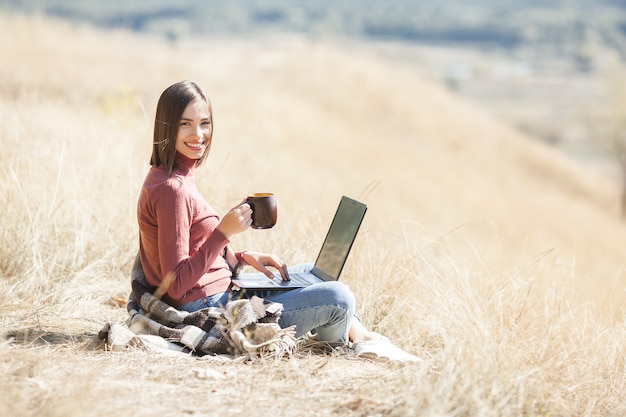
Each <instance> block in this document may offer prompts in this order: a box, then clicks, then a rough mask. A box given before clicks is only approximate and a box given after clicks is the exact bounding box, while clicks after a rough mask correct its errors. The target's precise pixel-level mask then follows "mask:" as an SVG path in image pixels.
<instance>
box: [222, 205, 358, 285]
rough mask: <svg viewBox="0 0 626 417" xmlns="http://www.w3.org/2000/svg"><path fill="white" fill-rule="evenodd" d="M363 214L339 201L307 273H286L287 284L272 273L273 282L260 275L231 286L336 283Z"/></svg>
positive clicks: (241, 278) (244, 277) (246, 275)
mask: <svg viewBox="0 0 626 417" xmlns="http://www.w3.org/2000/svg"><path fill="white" fill-rule="evenodd" d="M366 211H367V206H366V205H365V204H363V203H361V202H359V201H356V200H353V199H351V198H349V197H346V196H343V197H341V201H340V202H339V206H338V207H337V211H336V212H335V216H334V217H333V221H332V222H331V224H330V228H329V229H328V232H327V233H326V238H325V239H324V243H323V244H322V247H321V249H320V251H319V254H318V255H317V259H316V260H315V265H314V266H313V269H312V270H311V273H305V274H298V273H297V272H294V273H290V274H289V278H291V279H290V281H283V280H282V278H281V276H280V274H279V273H274V279H269V278H268V277H267V276H266V275H265V274H262V273H260V272H258V273H244V274H242V275H240V276H239V278H238V279H234V280H233V285H234V286H235V287H237V288H239V289H242V290H244V289H250V290H293V289H296V288H303V287H306V286H309V285H312V284H316V283H319V282H324V281H337V280H339V275H341V271H342V270H343V267H344V265H345V264H346V260H347V259H348V255H349V254H350V249H352V244H353V243H354V240H355V239H356V235H357V232H358V231H359V228H360V227H361V223H362V222H363V218H364V217H365V212H366Z"/></svg>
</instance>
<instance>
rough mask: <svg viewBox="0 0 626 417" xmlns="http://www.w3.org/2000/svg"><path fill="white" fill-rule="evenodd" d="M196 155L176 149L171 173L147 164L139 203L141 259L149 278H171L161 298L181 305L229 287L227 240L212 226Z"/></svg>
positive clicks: (151, 281) (155, 282)
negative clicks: (200, 189)
mask: <svg viewBox="0 0 626 417" xmlns="http://www.w3.org/2000/svg"><path fill="white" fill-rule="evenodd" d="M194 166H195V160H192V159H189V158H187V157H185V156H184V155H182V154H180V153H178V152H176V158H175V160H174V169H173V171H172V175H168V173H167V169H166V168H165V167H163V166H159V167H151V168H150V171H149V172H148V175H147V176H146V179H145V181H144V183H143V187H142V188H141V194H140V195H139V202H138V204H137V219H138V222H139V245H140V256H141V264H142V266H143V269H144V273H145V275H146V280H147V281H148V284H150V285H151V286H152V287H158V286H159V284H161V282H162V281H163V279H164V278H165V277H166V276H167V275H168V274H170V275H171V274H173V276H172V282H171V284H170V285H169V288H167V293H166V295H165V296H164V297H163V298H164V301H166V302H168V303H170V304H172V305H174V306H179V305H181V304H185V303H188V302H191V301H195V300H198V299H200V298H202V297H206V296H209V295H213V294H217V293H219V292H224V291H227V290H228V288H229V287H230V282H231V279H230V278H231V271H230V269H229V268H228V264H227V263H226V261H225V260H224V257H223V256H222V253H223V250H224V248H225V247H226V245H227V244H228V243H229V240H228V239H227V238H226V236H224V234H223V233H221V232H220V231H219V230H216V229H215V228H216V227H217V225H218V223H219V216H218V214H217V212H216V211H215V210H214V209H213V208H212V207H211V206H209V204H208V203H207V202H206V201H205V200H204V198H203V197H202V196H201V195H200V193H199V192H198V189H197V188H196V184H195V181H194Z"/></svg>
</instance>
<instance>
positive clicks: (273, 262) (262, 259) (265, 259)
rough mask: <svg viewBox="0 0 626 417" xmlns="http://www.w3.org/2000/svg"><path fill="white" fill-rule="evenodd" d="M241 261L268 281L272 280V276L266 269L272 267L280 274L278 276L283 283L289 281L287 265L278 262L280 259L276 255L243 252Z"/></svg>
mask: <svg viewBox="0 0 626 417" xmlns="http://www.w3.org/2000/svg"><path fill="white" fill-rule="evenodd" d="M242 256H243V260H244V261H245V262H246V263H247V264H248V265H250V266H251V267H253V268H254V269H256V270H257V271H259V272H262V273H263V274H265V276H267V277H268V278H269V279H273V278H274V274H273V273H272V272H271V271H270V270H269V269H267V267H268V266H271V267H274V268H276V269H277V270H278V272H279V273H280V276H281V278H282V280H283V281H289V272H287V264H286V263H284V262H283V261H281V260H280V258H279V257H278V256H276V255H272V254H267V253H261V252H248V251H244V252H243V253H242Z"/></svg>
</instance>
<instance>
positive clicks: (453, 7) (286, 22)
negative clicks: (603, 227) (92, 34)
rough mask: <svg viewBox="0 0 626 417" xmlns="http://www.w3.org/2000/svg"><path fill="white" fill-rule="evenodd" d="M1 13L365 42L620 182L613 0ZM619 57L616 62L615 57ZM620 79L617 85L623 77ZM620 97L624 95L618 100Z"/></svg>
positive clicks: (138, 4) (621, 14)
mask: <svg viewBox="0 0 626 417" xmlns="http://www.w3.org/2000/svg"><path fill="white" fill-rule="evenodd" d="M0 9H1V10H4V11H14V12H22V13H35V14H43V15H48V16H54V17H59V18H63V19H69V20H71V21H74V22H79V23H81V24H82V23H88V24H92V25H96V26H99V27H104V28H123V29H128V30H131V31H135V32H141V33H149V34H156V35H159V36H164V37H166V38H167V39H169V40H170V41H172V42H177V41H180V40H181V39H185V38H189V37H197V36H201V37H246V36H261V35H268V36H269V35H272V34H277V33H297V34H301V35H303V36H306V37H308V38H312V39H318V40H320V39H321V40H333V41H337V42H341V41H343V42H346V41H355V40H357V41H366V46H363V44H362V43H359V46H361V47H365V48H370V49H371V48H377V50H378V51H379V53H380V54H381V55H383V56H384V57H386V58H389V59H393V60H395V61H398V62H402V63H403V64H405V65H407V66H408V67H409V68H411V70H413V71H415V72H419V73H420V74H421V75H423V76H430V77H432V78H434V79H437V80H439V81H441V82H443V83H445V84H446V85H447V86H448V87H449V88H451V89H453V90H454V91H456V92H457V93H459V94H461V95H463V96H465V97H467V98H469V99H471V100H476V101H478V102H480V103H481V105H482V106H484V107H486V108H488V109H489V110H490V111H491V112H492V113H494V114H496V115H497V116H499V117H502V118H504V119H505V120H507V121H509V122H511V123H512V124H514V125H515V126H517V127H518V128H519V129H521V130H523V131H525V132H527V133H530V134H531V135H532V136H534V137H536V138H539V139H540V140H543V141H545V142H547V143H550V144H551V145H554V146H557V147H558V148H559V149H561V150H563V151H565V152H566V153H567V154H568V155H569V156H571V157H574V158H576V159H578V160H579V161H582V162H584V163H585V164H587V165H588V166H591V167H593V168H594V169H596V170H598V171H600V172H602V173H604V174H606V175H609V176H612V177H614V178H618V179H621V177H622V176H623V175H624V174H623V172H622V170H621V169H620V166H619V164H616V162H615V159H614V158H612V157H611V156H612V152H613V150H612V149H611V148H610V147H608V148H607V144H606V140H604V139H605V138H604V136H607V135H608V134H609V133H607V132H605V131H604V130H603V129H601V128H598V124H603V123H607V120H610V119H611V117H612V116H611V115H610V114H608V112H609V110H610V105H608V104H607V103H608V102H609V101H611V100H612V98H611V92H612V91H614V90H615V85H614V83H615V81H614V78H615V76H614V75H615V73H616V72H619V71H620V70H621V69H622V67H621V64H619V62H620V61H621V60H623V59H624V57H626V4H625V3H624V2H622V1H619V0H597V1H589V0H514V1H506V2H502V1H498V0H477V1H472V2H468V1H466V0H443V1H437V2H432V1H427V0H393V1H385V2H379V1H374V0H363V1H356V0H338V1H332V2H331V1H313V0H303V1H298V2H291V1H286V0H272V1H263V0H240V1H233V2H220V1H216V0H206V1H203V0H183V1H177V2H171V1H163V0H156V1H150V2H144V1H140V0H125V1H124V0H113V1H107V2H105V3H103V2H100V1H97V0H83V1H80V2H75V1H71V0H2V1H0ZM616 62H618V64H616ZM620 82H622V83H623V82H624V81H620ZM620 100H622V99H620Z"/></svg>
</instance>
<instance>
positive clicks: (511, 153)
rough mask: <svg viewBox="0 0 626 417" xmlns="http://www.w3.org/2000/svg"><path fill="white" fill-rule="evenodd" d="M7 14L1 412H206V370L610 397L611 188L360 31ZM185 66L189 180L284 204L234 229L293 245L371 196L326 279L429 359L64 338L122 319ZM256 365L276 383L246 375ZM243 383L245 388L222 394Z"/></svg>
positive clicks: (376, 401) (228, 377) (479, 403)
mask: <svg viewBox="0 0 626 417" xmlns="http://www.w3.org/2000/svg"><path fill="white" fill-rule="evenodd" d="M0 31H1V32H2V34H3V36H0V45H1V46H0V50H2V51H3V53H4V54H3V55H4V56H5V57H7V59H6V62H8V63H10V64H8V65H4V66H2V67H0V114H1V115H2V116H1V117H2V120H3V122H4V123H3V124H2V126H1V127H0V137H1V138H2V144H3V146H2V147H1V149H0V158H1V160H2V164H1V166H0V196H2V197H1V198H2V207H3V216H2V218H1V220H0V222H1V225H0V233H1V238H2V241H3V242H4V243H3V245H2V247H1V248H0V306H1V307H0V323H1V326H2V330H3V331H4V332H5V333H6V334H8V335H9V336H11V337H12V339H11V338H10V339H9V340H8V341H6V342H2V343H0V351H2V355H1V356H2V358H3V359H2V361H1V362H0V367H2V369H1V372H2V373H3V374H4V375H7V376H8V377H7V378H6V379H5V380H3V381H2V382H0V399H1V400H2V401H0V404H1V405H0V414H7V415H50V416H56V415H64V416H67V415H100V414H104V412H105V411H106V412H109V411H110V410H115V411H118V412H120V413H121V414H130V413H131V412H132V413H134V414H136V415H149V414H150V413H153V412H158V413H168V412H169V413H174V414H177V413H180V412H181V410H182V411H184V410H187V411H189V410H193V411H196V412H197V413H198V414H202V415H204V414H209V413H210V409H207V408H206V407H207V405H206V399H205V398H204V397H202V395H201V394H202V393H205V392H206V390H207V389H208V387H211V389H217V394H215V395H214V396H212V397H211V400H212V403H211V404H212V405H219V406H221V407H229V408H230V409H231V412H232V414H233V415H244V414H246V413H249V412H250V410H255V411H258V410H261V411H263V412H267V413H268V414H269V413H270V412H273V413H275V414H279V415H303V414H313V413H317V414H319V413H320V409H319V408H316V407H321V409H322V410H323V411H325V412H328V413H335V414H341V415H368V414H369V415H373V414H385V415H478V414H480V415H486V416H490V415H494V416H495V415H499V416H502V415H511V416H513V415H527V416H530V415H549V414H550V415H581V414H587V415H621V414H623V412H624V411H625V410H624V408H623V407H624V406H623V404H624V399H625V398H626V395H625V394H626V393H625V390H624V379H623V366H624V351H623V347H622V342H623V340H624V319H623V313H622V305H621V303H622V297H623V288H624V284H625V283H626V282H625V281H626V276H625V275H624V256H623V250H622V247H623V245H624V243H625V242H626V227H625V226H624V225H623V224H621V223H619V222H618V221H617V216H616V213H617V206H618V204H617V190H618V187H617V186H616V185H614V184H611V183H607V182H605V180H603V179H600V178H595V177H594V176H593V175H592V174H591V173H589V172H586V171H585V170H583V169H582V168H580V167H578V166H576V165H574V164H573V163H571V162H569V161H568V160H565V159H564V158H563V157H562V156H560V155H559V154H556V153H554V152H553V151H552V150H550V149H548V148H546V147H544V146H542V145H540V144H539V143H537V142H535V141H533V139H532V138H528V137H524V136H522V135H521V134H519V133H517V132H516V131H514V130H513V129H511V128H509V127H508V126H506V125H505V124H503V123H501V122H499V121H498V120H495V119H494V118H493V117H491V116H490V115H489V114H487V113H485V112H484V111H482V110H481V109H480V108H477V107H476V106H475V105H473V104H472V103H469V102H466V101H463V100H461V99H459V98H458V97H455V96H453V95H451V93H449V92H448V91H447V90H446V89H445V88H443V87H441V86H439V85H436V84H432V83H431V82H429V81H427V80H424V79H421V78H419V77H417V76H416V75H415V74H413V73H411V72H409V71H408V70H406V69H403V68H400V67H395V66H393V65H391V64H389V63H388V62H385V61H383V60H382V59H381V58H380V56H379V55H377V54H376V53H375V51H370V50H368V49H367V48H354V47H353V46H352V45H349V44H344V45H333V44H327V43H312V42H310V41H306V40H302V39H299V38H270V37H267V38H263V37H260V38H257V39H239V40H232V39H231V40H226V39H216V40H212V41H206V40H188V41H185V42H182V43H178V44H171V43H165V42H162V41H160V40H158V39H151V38H142V37H137V36H133V35H130V34H127V33H123V32H98V31H95V30H92V29H88V28H84V27H72V26H69V25H67V24H61V23H58V22H53V21H48V20H44V19H38V18H28V19H27V18H16V17H10V18H9V17H6V16H3V17H1V18H0ZM16 39H19V40H20V41H19V42H16V41H15V40H16ZM24 45H28V47H24ZM357 50H358V51H360V52H357ZM181 79H192V80H195V81H197V82H198V83H200V84H201V85H203V86H204V87H205V88H206V89H207V91H208V92H209V95H210V96H211V98H212V101H213V107H214V113H215V114H214V116H215V129H216V130H215V136H214V144H213V148H212V150H211V152H212V154H211V156H210V158H209V160H208V162H207V163H206V166H204V167H202V168H201V169H200V171H199V172H198V175H197V177H198V180H197V182H198V184H199V187H200V189H201V192H202V193H203V194H204V195H205V197H206V198H207V199H208V200H209V201H210V202H211V203H212V204H214V206H215V207H216V208H217V209H218V210H221V211H225V210H227V209H228V208H230V207H231V206H233V205H235V204H236V203H238V202H239V201H240V200H241V199H242V198H243V196H245V195H246V194H247V193H248V192H251V191H263V190H271V191H274V192H275V193H276V194H277V195H278V198H279V212H280V214H279V224H278V225H277V227H276V228H274V229H272V230H271V231H262V232H260V231H250V232H247V233H245V234H243V235H240V236H237V237H236V238H235V241H234V242H233V245H234V246H235V247H238V248H258V249H261V250H265V251H273V252H275V253H277V254H280V255H281V256H282V257H283V258H284V259H285V260H286V261H287V262H288V263H296V262H301V261H305V260H310V259H312V258H313V257H314V256H315V254H316V250H317V248H318V247H319V244H320V243H321V239H322V238H323V233H324V231H325V229H326V227H327V225H328V222H329V220H330V216H331V215H332V213H333V211H334V209H335V207H336V204H337V202H338V200H339V197H340V196H341V195H342V194H347V195H350V196H352V197H355V198H359V199H361V200H363V201H364V202H366V203H368V204H369V206H370V211H369V213H368V215H367V218H366V222H365V224H364V228H363V231H362V233H361V234H360V236H359V241H358V243H357V245H356V247H355V251H354V253H353V256H352V257H351V259H350V263H349V265H348V267H347V270H346V271H345V275H344V277H343V278H342V279H344V280H345V281H346V282H347V283H348V284H350V285H351V287H352V288H353V290H354V291H355V293H356V294H357V299H358V300H360V305H359V314H360V315H361V317H362V318H363V320H364V321H365V322H366V323H367V324H368V326H370V327H372V328H374V329H376V330H378V331H381V332H383V333H385V334H387V335H389V336H390V337H391V338H393V339H394V340H396V341H397V342H398V344H400V345H401V346H403V347H404V348H406V349H407V350H410V351H411V352H413V353H416V354H418V355H420V356H422V357H424V358H425V359H426V361H427V365H426V366H420V367H416V368H401V369H395V368H392V367H388V366H385V365H380V364H371V363H367V362H362V361H357V362H354V361H347V360H343V359H341V358H335V359H332V360H326V359H325V358H321V357H312V358H298V359H294V360H292V361H289V362H285V363H282V364H279V365H275V364H259V365H254V366H241V365H239V366H238V365H228V366H226V365H224V366H221V367H219V366H218V367H217V369H216V365H214V364H211V363H208V362H202V361H195V360H189V363H185V364H184V366H183V368H184V370H181V368H180V367H179V365H180V364H179V363H177V362H176V361H175V360H172V359H168V358H158V357H157V358H155V357H150V356H149V355H145V354H144V353H140V352H138V353H132V354H121V355H114V354H103V353H92V352H88V351H85V350H84V349H82V348H81V343H82V342H83V341H85V340H87V339H89V338H90V337H92V336H93V335H94V334H95V333H96V332H97V331H98V330H99V329H100V328H101V327H102V325H103V324H104V322H105V321H107V320H113V321H123V320H124V319H125V316H126V313H125V310H124V309H123V308H121V307H119V306H117V305H116V304H115V303H114V302H112V297H124V296H125V295H126V294H127V293H128V291H129V285H128V273H129V268H130V261H131V259H132V258H133V256H134V254H135V253H136V248H137V230H136V225H135V204H136V199H137V195H138V190H139V188H140V186H141V183H142V180H143V176H144V175H145V172H146V170H147V161H148V157H149V152H150V143H151V125H152V118H153V113H154V107H155V104H156V100H157V98H158V95H159V94H160V92H161V91H162V90H163V89H164V88H165V87H166V86H168V85H169V84H171V83H173V82H175V81H179V80H181ZM259 374H262V375H266V376H267V377H268V378H269V379H271V380H272V381H273V382H272V383H271V384H270V388H268V386H267V385H263V384H261V385H262V386H259V385H258V384H257V385H254V386H250V385H249V384H246V381H249V380H252V379H254V378H256V377H257V376H258V375H259ZM137 381H141V384H137ZM381 381H384V382H385V383H381ZM139 385H141V386H143V387H144V388H145V389H143V390H140V387H139ZM172 386H176V387H177V390H178V392H179V393H178V394H177V397H176V399H175V400H172V401H163V400H162V399H163V397H164V396H171V389H172ZM297 386H301V387H309V388H310V389H309V390H306V392H299V391H296V390H294V388H293V387H297ZM215 387H219V388H215ZM241 392H249V393H250V394H251V398H254V399H255V400H246V401H242V402H239V403H238V405H237V406H234V405H233V404H232V398H237V397H236V396H237V395H239V393H241ZM281 392H286V393H287V397H288V398H289V402H288V403H281V402H279V401H275V400H276V398H278V397H279V396H280V395H281ZM199 397H202V398H199ZM168 398H169V397H168ZM9 399H10V401H9ZM318 402H319V405H316V407H312V406H311V404H317V403H318ZM133 404H134V405H135V406H136V405H139V406H140V410H139V412H137V410H136V409H135V408H133ZM189 412H191V411H189Z"/></svg>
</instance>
